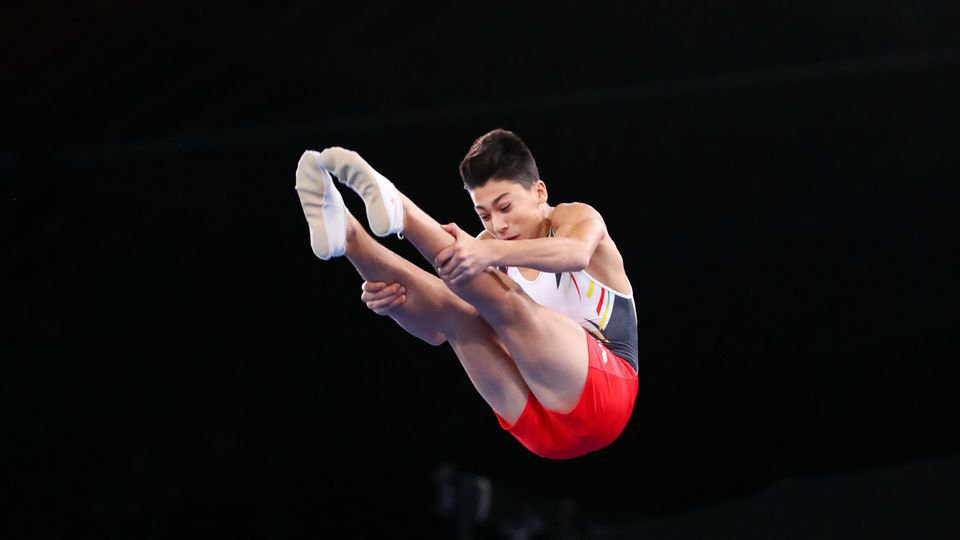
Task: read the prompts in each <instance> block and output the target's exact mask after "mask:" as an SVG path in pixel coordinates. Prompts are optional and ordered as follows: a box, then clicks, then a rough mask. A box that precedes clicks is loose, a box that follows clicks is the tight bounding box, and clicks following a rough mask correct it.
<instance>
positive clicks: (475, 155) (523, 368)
mask: <svg viewBox="0 0 960 540" xmlns="http://www.w3.org/2000/svg"><path fill="white" fill-rule="evenodd" d="M334 176H335V177H336V179H337V181H339V182H340V183H342V184H345V185H346V186H348V187H350V188H351V189H352V190H353V191H355V192H356V193H357V194H359V195H360V197H361V198H362V199H363V201H364V205H365V209H366V217H367V220H368V224H369V226H370V230H371V232H372V233H373V234H374V235H376V236H379V237H386V236H389V235H392V234H396V235H397V236H398V237H400V238H405V239H406V240H407V241H409V242H411V243H412V244H413V246H414V247H415V248H416V249H417V251H419V252H420V254H421V255H423V257H425V258H426V260H427V261H429V262H430V263H431V266H432V267H433V268H435V269H436V272H437V275H434V274H432V273H429V272H427V271H425V270H423V269H422V268H420V267H419V266H417V265H415V264H413V263H412V262H410V261H408V260H406V259H404V258H403V257H401V256H400V255H398V254H396V253H394V252H393V251H390V250H389V249H388V248H386V247H384V246H383V245H381V244H380V243H379V242H378V241H377V240H376V239H374V238H373V237H372V236H370V235H369V234H368V233H367V232H366V231H365V230H364V228H363V226H362V225H361V224H360V222H359V221H357V219H355V218H354V216H353V215H352V214H351V213H350V212H349V210H347V208H346V206H345V204H344V202H343V198H342V197H341V195H340V192H339V191H338V190H337V188H336V186H335V184H334V182H333V177H334ZM460 176H461V178H462V180H463V185H464V188H465V189H466V191H467V192H468V193H469V195H470V199H471V202H472V204H473V205H474V209H475V211H476V213H477V215H478V216H479V217H480V221H481V222H482V223H483V231H481V232H480V234H479V235H477V236H473V235H470V234H468V233H466V232H464V231H463V230H462V229H461V228H460V227H459V226H458V225H457V224H456V223H448V224H444V225H441V224H440V223H438V222H437V221H435V220H434V219H433V218H432V217H430V216H429V215H428V214H427V213H426V212H425V211H424V210H422V209H421V208H420V207H418V206H417V205H416V204H414V203H413V201H411V200H410V199H409V198H407V197H406V196H405V195H404V194H403V193H401V192H400V191H399V190H398V189H397V187H396V186H395V185H394V183H393V182H391V181H390V180H388V179H387V178H386V177H384V176H383V175H382V174H380V173H379V172H378V171H377V170H375V169H374V168H373V167H372V166H371V165H370V164H369V163H367V162H366V161H365V160H364V159H363V158H362V157H361V156H360V155H359V154H357V153H356V152H354V151H351V150H347V149H344V148H340V147H330V148H326V149H325V150H323V151H321V152H317V151H314V150H307V151H305V152H304V153H303V155H302V156H301V158H300V161H299V163H298V164H297V170H296V190H297V193H298V196H299V198H300V202H301V206H302V208H303V212H304V216H305V217H306V220H307V224H308V228H309V232H310V245H311V248H312V249H313V252H314V254H315V255H316V256H317V257H318V258H319V259H321V260H329V259H331V258H334V257H339V256H344V257H346V259H347V260H348V261H350V263H351V264H352V265H353V266H354V268H355V269H356V270H357V272H358V273H359V274H360V276H361V277H362V278H363V279H364V280H365V281H364V283H363V285H362V291H363V292H362V294H361V299H362V300H363V301H364V302H365V303H366V305H367V307H369V308H370V309H371V310H373V311H374V312H375V313H377V314H380V315H386V316H389V317H390V318H392V319H393V320H394V321H396V322H397V323H398V324H399V325H400V326H401V327H403V328H404V329H405V330H406V331H407V332H409V333H410V334H412V335H414V336H416V337H418V338H420V339H422V340H423V341H426V342H427V343H430V344H431V345H435V346H439V345H442V344H443V343H449V344H450V346H451V348H452V349H453V350H454V352H455V353H456V355H457V357H458V358H459V360H460V363H461V364H462V365H463V368H464V370H465V371H466V373H467V376H468V377H469V378H470V381H471V382H472V383H473V385H474V387H475V388H476V389H477V391H478V392H479V393H480V395H481V396H482V397H483V399H484V400H485V401H486V403H487V404H488V405H489V406H490V408H491V409H492V411H493V414H494V415H495V416H496V418H497V420H498V422H499V423H500V425H501V426H502V427H503V429H505V430H506V431H508V432H509V433H510V434H511V435H513V436H514V437H515V438H516V439H517V440H518V441H519V442H520V443H521V444H522V445H523V446H524V447H526V448H527V449H528V450H530V451H531V452H533V453H534V454H536V455H538V456H541V457H544V458H548V459H571V458H575V457H578V456H582V455H584V454H587V453H589V452H594V451H596V450H599V449H602V448H605V447H607V446H609V445H610V444H611V443H612V442H613V441H614V440H616V439H617V438H618V437H619V436H620V434H621V433H622V432H623V430H624V428H625V427H626V425H627V422H628V420H629V419H630V416H631V414H632V412H633V408H634V402H635V400H636V396H637V388H638V378H637V365H638V360H637V356H638V350H637V348H638V346H637V312H636V305H635V303H634V299H633V291H632V287H631V285H630V282H629V280H628V278H627V275H626V271H625V269H624V264H623V257H622V256H621V254H620V252H619V250H618V249H617V246H616V244H615V243H614V241H613V239H612V238H611V237H610V234H609V233H608V231H607V228H606V225H605V223H604V220H603V218H602V216H601V215H600V214H599V213H598V212H597V211H596V210H595V209H594V208H592V207H591V206H589V205H588V204H585V203H581V202H572V203H563V204H556V205H555V206H554V205H551V204H549V203H548V202H547V201H548V199H547V186H546V184H545V183H544V181H543V180H542V179H541V178H540V174H539V172H538V170H537V164H536V162H535V160H534V158H533V155H532V153H531V152H530V150H529V148H528V147H527V145H526V144H525V143H524V141H523V140H521V139H520V137H519V136H517V135H516V134H515V133H513V132H511V131H507V130H503V129H495V130H493V131H490V132H488V133H486V134H484V135H482V136H480V137H479V138H477V139H476V140H475V141H474V142H473V144H472V145H471V146H470V149H469V150H468V152H467V154H466V156H465V157H464V158H463V160H462V161H461V163H460Z"/></svg>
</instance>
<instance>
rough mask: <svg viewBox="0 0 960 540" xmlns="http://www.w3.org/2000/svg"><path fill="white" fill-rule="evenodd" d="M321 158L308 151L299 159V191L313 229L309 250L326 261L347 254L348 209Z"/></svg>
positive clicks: (302, 204)
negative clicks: (321, 162)
mask: <svg viewBox="0 0 960 540" xmlns="http://www.w3.org/2000/svg"><path fill="white" fill-rule="evenodd" d="M319 154H320V153H319V152H316V151H314V150H307V151H306V152H304V153H303V155H302V156H300V162H299V163H297V175H296V176H297V184H296V189H297V195H299V196H300V205H301V206H303V215H304V216H305V217H306V218H307V225H309V227H310V247H311V248H313V253H314V254H315V255H316V256H317V257H319V258H320V259H322V260H324V261H326V260H328V259H330V258H332V257H339V256H340V255H343V253H344V251H346V246H347V208H346V206H344V204H343V197H341V196H340V192H339V191H337V188H336V186H334V184H333V179H332V178H331V177H330V173H329V172H327V171H326V170H325V169H324V168H323V167H322V166H321V165H320V161H319V160H318V159H317V156H319Z"/></svg>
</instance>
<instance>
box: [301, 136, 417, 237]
mask: <svg viewBox="0 0 960 540" xmlns="http://www.w3.org/2000/svg"><path fill="white" fill-rule="evenodd" d="M317 160H318V161H319V163H320V165H321V166H322V167H323V168H324V169H326V170H328V171H330V172H332V173H333V174H334V175H336V177H337V180H339V181H340V182H341V183H343V184H346V185H347V186H349V187H350V189H352V190H354V191H356V192H357V193H358V194H359V195H360V197H361V198H363V203H364V205H366V207H367V221H368V222H369V223H370V230H371V231H373V234H375V235H377V236H388V235H391V234H397V235H398V236H399V235H400V234H401V233H402V232H403V201H401V199H400V193H399V192H398V191H397V188H396V187H395V186H394V185H393V182H391V181H390V180H387V179H386V177H384V176H383V175H382V174H380V173H378V172H377V171H376V170H375V169H374V168H373V167H371V166H370V164H369V163H367V162H366V161H364V159H363V158H362V157H360V154H358V153H356V152H354V151H352V150H347V149H345V148H340V147H339V146H334V147H331V148H327V149H325V150H324V151H322V152H320V155H319V156H318V157H317Z"/></svg>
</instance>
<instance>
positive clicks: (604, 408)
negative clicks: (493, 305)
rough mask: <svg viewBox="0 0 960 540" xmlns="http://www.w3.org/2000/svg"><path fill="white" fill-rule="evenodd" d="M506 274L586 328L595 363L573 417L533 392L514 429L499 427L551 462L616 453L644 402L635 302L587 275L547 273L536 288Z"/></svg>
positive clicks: (513, 271) (510, 270)
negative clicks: (637, 404)
mask: <svg viewBox="0 0 960 540" xmlns="http://www.w3.org/2000/svg"><path fill="white" fill-rule="evenodd" d="M551 233H552V231H551ZM500 270H501V271H502V272H505V273H506V274H507V275H508V276H510V277H511V278H512V279H513V280H514V281H515V282H516V283H517V284H518V285H520V287H521V288H522V289H523V290H524V292H526V293H527V294H528V295H529V296H530V297H531V298H532V299H533V300H534V301H535V302H537V303H538V304H540V305H541V306H544V307H548V308H551V309H553V310H555V311H558V312H560V313H563V314H564V315H567V316H568V317H570V318H571V319H573V320H574V321H576V322H577V323H578V324H579V325H580V326H581V327H583V329H584V334H585V337H586V340H587V351H588V357H589V368H588V369H587V380H586V383H585V384H584V387H583V393H582V394H581V395H580V400H579V401H578V402H577V405H576V406H575V407H574V409H573V410H572V411H570V412H569V413H566V414H561V413H557V412H554V411H549V410H547V409H544V408H543V406H542V405H541V404H540V402H539V401H537V398H536V397H535V396H534V395H533V393H532V392H531V393H530V394H529V397H528V398H527V405H526V407H525V408H524V409H523V412H522V413H520V417H519V418H518V419H517V421H516V422H514V424H513V425H512V426H511V425H510V424H508V423H507V422H506V421H504V419H503V418H501V417H500V415H498V414H497V415H496V416H497V419H498V420H499V421H500V425H501V426H502V427H503V428H504V429H506V430H507V431H509V432H510V434H512V435H513V436H514V437H516V438H517V440H519V441H520V443H521V444H523V445H524V446H525V447H527V448H528V449H529V450H530V451H532V452H533V453H535V454H537V455H539V456H542V457H547V458H553V459H568V458H573V457H577V456H580V455H583V454H586V453H588V452H592V451H594V450H599V449H601V448H603V447H605V446H607V445H609V444H610V443H611V442H613V441H614V440H615V439H616V438H617V437H618V436H619V435H620V433H621V432H622V431H623V428H624V427H626V424H627V421H628V420H629V419H630V414H631V413H632V412H633V404H634V401H635V400H636V397H637V387H638V379H637V363H638V360H637V357H638V351H637V348H638V347H637V310H636V304H635V302H634V300H633V296H632V295H625V294H622V293H620V292H618V291H615V290H613V289H611V288H610V287H607V286H606V285H604V284H603V283H601V282H600V281H598V280H596V279H594V278H593V277H592V276H591V275H590V274H588V273H587V272H586V271H584V270H580V271H577V272H563V273H550V272H540V274H539V275H538V276H537V278H536V279H534V280H528V279H527V278H525V277H523V275H521V274H520V271H519V269H518V268H516V267H500ZM494 414H496V411H494Z"/></svg>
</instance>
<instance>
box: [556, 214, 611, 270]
mask: <svg viewBox="0 0 960 540" xmlns="http://www.w3.org/2000/svg"><path fill="white" fill-rule="evenodd" d="M553 214H554V215H553V216H551V218H552V220H553V222H554V229H553V232H554V235H556V236H563V237H566V238H573V239H576V240H579V241H581V242H582V243H583V244H584V250H585V251H586V255H587V260H589V259H590V257H592V256H593V253H594V252H595V251H596V250H597V246H599V245H600V241H601V240H603V238H604V236H606V234H607V226H606V224H605V223H604V222H603V217H602V216H601V215H600V212H597V211H596V210H595V209H594V208H593V207H592V206H590V205H589V204H584V203H569V204H565V205H563V208H562V209H561V208H560V205H558V206H557V208H556V210H554V213H553Z"/></svg>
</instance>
